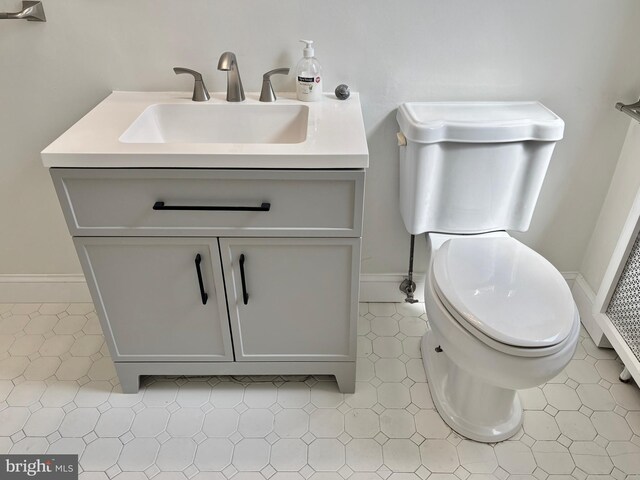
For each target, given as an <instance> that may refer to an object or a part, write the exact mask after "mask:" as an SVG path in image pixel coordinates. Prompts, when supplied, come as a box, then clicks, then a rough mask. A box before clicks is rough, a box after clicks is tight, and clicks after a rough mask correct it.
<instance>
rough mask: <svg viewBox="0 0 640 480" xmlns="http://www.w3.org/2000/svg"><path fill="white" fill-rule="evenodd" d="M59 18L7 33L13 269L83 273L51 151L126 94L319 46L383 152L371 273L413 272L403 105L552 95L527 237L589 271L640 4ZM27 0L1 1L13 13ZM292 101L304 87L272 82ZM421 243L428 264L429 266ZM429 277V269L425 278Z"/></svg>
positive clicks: (104, 7) (211, 2) (366, 261)
mask: <svg viewBox="0 0 640 480" xmlns="http://www.w3.org/2000/svg"><path fill="white" fill-rule="evenodd" d="M44 1H45V7H46V11H47V16H48V19H49V21H48V23H46V24H36V23H27V22H1V23H0V145H1V146H2V147H1V150H0V225H2V232H3V233H2V240H1V241H0V274H38V273H43V274H44V273H76V272H79V271H80V268H79V264H78V262H77V259H76V257H75V252H74V250H73V247H72V243H71V240H70V238H69V236H68V234H67V231H66V226H65V225H64V223H63V218H62V215H61V213H60V209H59V206H58V204H57V201H56V199H55V197H54V193H53V188H52V186H51V181H50V179H49V178H48V174H47V172H46V171H45V170H44V168H42V167H41V164H40V159H39V151H40V150H41V149H42V148H44V147H45V146H46V145H47V144H48V143H49V142H50V141H52V140H53V139H54V138H56V137H57V136H58V135H59V134H60V133H62V132H63V131H64V130H65V129H66V128H68V127H69V126H70V125H71V124H73V123H74V122H75V121H76V120H77V119H78V118H79V117H80V116H82V115H83V114H84V113H86V112H87V111H88V110H90V109H91V108H92V107H93V106H94V105H96V104H97V103H98V102H99V101H100V100H102V99H103V98H104V97H105V96H107V95H108V93H109V92H110V91H111V90H112V89H118V90H188V89H189V88H190V85H189V80H188V79H187V78H184V77H180V78H178V77H175V76H174V75H173V73H172V71H171V67H173V66H176V65H183V66H188V67H192V68H195V69H198V70H200V71H202V72H203V73H204V74H205V78H206V81H207V85H208V86H209V88H210V89H211V90H222V89H224V81H225V76H224V74H223V73H222V72H218V71H216V69H215V66H216V61H217V58H218V56H219V54H220V53H221V52H222V51H224V50H233V51H234V52H236V53H237V55H238V58H239V64H240V68H241V72H242V78H243V81H244V84H245V87H246V88H247V90H253V91H255V90H258V89H259V87H260V79H261V74H262V73H263V72H265V71H267V70H268V69H270V68H273V67H276V66H287V65H293V64H294V63H295V62H296V61H297V60H298V58H299V56H300V54H301V48H300V47H301V46H300V45H299V44H298V43H297V39H298V38H300V37H308V38H311V39H313V40H315V41H316V42H317V50H316V54H317V56H318V58H319V59H320V61H321V63H322V64H323V67H324V69H325V80H324V82H325V86H326V89H327V90H329V89H332V88H333V87H334V86H335V85H336V84H338V83H341V82H344V83H347V84H349V85H351V87H352V89H353V90H358V91H360V92H361V94H362V101H363V110H364V115H365V123H366V127H367V133H368V137H369V147H370V151H371V168H370V170H369V173H368V179H367V201H366V207H365V211H366V215H365V241H364V250H363V272H364V273H397V272H402V271H404V270H405V269H406V261H407V258H406V255H407V246H408V236H407V234H406V232H405V230H404V227H403V225H402V222H401V220H400V218H399V215H398V212H397V200H396V198H397V173H396V172H397V160H398V159H397V148H396V146H395V132H396V128H397V127H396V124H395V120H394V114H395V108H396V107H397V105H398V104H399V103H401V102H403V101H408V100H442V99H456V100H457V99H480V100H482V99H539V100H541V101H542V102H544V103H545V104H546V105H548V106H549V107H550V108H551V109H553V110H554V111H555V112H556V113H558V114H559V115H560V116H562V117H563V118H564V120H565V121H566V123H567V128H566V134H565V139H564V140H563V141H562V142H561V143H560V144H559V145H558V148H557V150H556V154H555V156H554V159H553V160H552V166H551V169H550V172H549V175H548V178H547V180H546V183H545V186H544V189H543V192H542V198H541V199H540V203H539V207H538V209H537V213H536V215H535V218H534V222H533V225H532V228H531V230H530V231H529V232H527V233H526V234H522V235H519V237H520V238H522V239H523V240H524V241H525V242H526V243H528V244H529V245H531V246H533V247H534V248H536V249H537V250H538V251H540V252H541V253H542V254H544V255H546V256H547V257H548V258H549V259H550V260H551V261H552V262H553V263H555V265H556V266H557V267H558V268H559V269H560V270H562V271H573V270H577V269H578V267H579V266H580V263H581V259H582V255H583V252H584V250H585V247H586V244H587V242H588V240H589V237H590V234H591V231H592V229H593V227H594V224H595V222H596V219H597V216H598V213H599V211H600V205H601V203H602V201H603V198H604V195H605V193H606V190H607V188H608V185H609V180H610V178H611V175H612V173H613V169H614V167H615V162H616V160H617V158H618V154H619V152H620V148H621V145H622V142H623V140H624V136H625V133H626V127H627V119H626V118H625V117H624V116H623V115H622V114H620V113H618V112H616V111H615V110H614V109H613V108H612V105H613V103H614V102H615V101H616V100H619V99H625V100H633V99H634V98H637V95H638V94H639V93H640V91H639V90H638V89H639V88H640V64H638V62H637V61H636V59H637V49H638V46H639V45H638V43H639V42H638V40H637V38H638V35H637V33H636V26H637V25H638V24H639V23H640V2H638V1H637V0H618V1H616V2H615V3H614V2H604V1H602V0H564V1H561V2H559V1H557V0H527V1H525V0H484V1H478V0H447V1H441V0H406V1H403V2H391V1H382V0H351V1H345V0H341V1H335V0H323V1H316V2H311V1H308V0H277V1H267V0H233V1H231V0H229V1H225V2H223V1H220V0H188V1H185V0H134V1H132V0H126V1H125V0H108V1H104V0H64V1H63V0H44ZM17 5H18V1H17V0H15V1H14V0H0V9H5V8H6V9H8V10H13V9H15V7H17ZM275 83H276V89H279V90H292V89H293V82H292V81H291V79H289V80H288V81H287V80H283V79H275ZM423 250H424V246H423V243H422V242H420V245H419V253H420V256H419V259H420V258H423V257H422V253H423ZM417 269H418V270H422V269H421V268H420V267H418V268H417Z"/></svg>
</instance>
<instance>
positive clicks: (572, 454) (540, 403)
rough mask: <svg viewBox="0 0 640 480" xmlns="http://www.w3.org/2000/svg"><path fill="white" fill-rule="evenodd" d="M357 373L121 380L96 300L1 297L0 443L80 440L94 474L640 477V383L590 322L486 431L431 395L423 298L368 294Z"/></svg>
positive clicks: (71, 446) (55, 447)
mask: <svg viewBox="0 0 640 480" xmlns="http://www.w3.org/2000/svg"><path fill="white" fill-rule="evenodd" d="M360 314H361V317H360V321H359V325H358V331H359V335H360V336H359V338H358V354H359V357H360V358H359V365H358V382H359V383H358V386H357V393H356V394H354V395H342V394H341V393H339V392H338V391H337V389H336V386H335V382H334V381H333V379H332V378H316V377H299V378H294V377H288V378H287V379H286V380H287V381H283V379H282V378H280V377H253V378H244V377H243V378H237V377H236V378H229V377H221V378H218V377H198V378H189V379H186V378H180V377H179V378H153V379H146V380H145V381H143V387H142V389H141V391H140V393H139V394H137V395H123V394H121V393H119V386H118V380H117V378H116V376H115V371H114V369H113V366H112V364H111V360H110V358H109V354H108V351H107V348H106V346H105V343H104V339H103V337H102V334H101V330H100V326H99V323H98V320H97V318H96V315H95V313H94V311H93V307H92V305H90V304H71V305H68V304H42V305H40V304H16V305H0V453H5V452H31V453H44V452H50V453H78V454H80V465H81V471H83V473H82V475H81V478H83V479H85V480H103V479H106V478H117V479H119V480H123V479H124V480H126V479H132V480H138V479H140V480H145V479H147V478H154V479H156V480H170V479H178V480H180V479H182V480H184V479H185V478H189V479H197V480H200V479H213V480H224V479H225V478H233V479H234V480H264V479H273V480H304V479H312V480H342V479H347V478H349V479H351V480H386V479H390V480H420V479H426V478H427V477H428V478H430V479H432V480H442V479H462V480H465V479H470V480H473V479H493V478H497V479H502V480H504V479H507V478H513V479H522V480H524V479H527V478H536V479H547V478H548V479H570V478H577V479H587V478H589V479H591V478H592V479H604V478H614V479H619V480H621V479H625V478H628V479H632V478H636V479H640V391H639V390H638V388H637V387H636V386H635V385H634V384H629V385H625V384H622V383H620V382H619V381H618V374H619V372H620V370H621V368H622V366H621V364H620V362H619V361H618V360H617V359H616V357H615V354H614V353H613V352H612V351H610V350H601V349H598V348H596V347H595V346H594V344H593V343H592V342H591V340H590V339H589V338H588V337H587V336H586V335H585V334H583V335H582V340H581V345H579V347H578V350H577V352H576V354H575V358H574V360H573V361H572V362H571V364H570V365H569V367H568V368H567V369H566V372H564V373H563V374H561V375H560V376H558V377H557V378H555V379H554V380H553V381H552V382H550V383H548V384H547V385H544V386H543V387H541V388H534V389H531V390H528V391H524V392H522V398H523V401H524V405H525V408H526V412H525V418H524V427H523V429H522V430H521V431H520V432H519V433H518V434H517V435H516V437H515V438H513V439H512V440H509V441H506V442H502V443H499V444H497V445H484V444H479V443H475V442H471V441H468V440H464V439H462V438H460V437H459V436H458V435H456V434H455V433H452V432H451V430H450V429H449V428H448V427H447V426H446V425H445V424H444V423H443V422H442V420H441V419H440V418H439V416H438V414H437V413H436V412H435V410H434V409H433V404H432V402H431V398H430V396H429V392H428V386H427V383H426V379H425V374H424V370H423V367H422V363H421V360H420V351H419V347H418V345H419V343H418V342H419V339H420V336H421V335H422V333H423V331H424V329H425V322H426V320H425V315H424V309H423V306H422V305H420V304H417V305H413V306H411V305H405V304H363V305H361V309H360Z"/></svg>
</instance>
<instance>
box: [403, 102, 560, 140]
mask: <svg viewBox="0 0 640 480" xmlns="http://www.w3.org/2000/svg"><path fill="white" fill-rule="evenodd" d="M396 119H397V121H398V124H399V125H400V130H401V131H402V133H403V134H404V136H405V137H406V138H407V139H408V140H410V141H413V142H416V143H436V142H462V143H494V142H521V141H525V140H538V141H547V142H555V141H558V140H560V139H562V136H563V133H564V121H563V120H562V119H561V118H560V117H558V116H557V115H556V114H555V113H553V112H552V111H551V110H549V109H548V108H547V107H545V106H544V105H542V104H541V103H540V102H533V101H532V102H407V103H403V104H402V105H400V107H399V108H398V114H397V116H396Z"/></svg>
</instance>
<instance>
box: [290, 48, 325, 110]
mask: <svg viewBox="0 0 640 480" xmlns="http://www.w3.org/2000/svg"><path fill="white" fill-rule="evenodd" d="M300 41H301V42H302V43H304V44H305V48H304V50H303V57H302V59H301V60H300V61H299V62H298V65H296V94H297V97H298V100H302V101H303V102H317V101H318V100H320V99H321V98H322V67H320V62H318V60H317V59H316V57H315V56H314V55H315V51H314V49H313V40H300Z"/></svg>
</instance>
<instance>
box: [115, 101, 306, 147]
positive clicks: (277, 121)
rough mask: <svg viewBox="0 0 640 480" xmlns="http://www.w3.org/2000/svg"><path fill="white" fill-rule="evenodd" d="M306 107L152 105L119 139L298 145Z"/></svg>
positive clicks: (301, 138) (302, 133) (304, 128)
mask: <svg viewBox="0 0 640 480" xmlns="http://www.w3.org/2000/svg"><path fill="white" fill-rule="evenodd" d="M308 118H309V107H307V106H306V105H260V104H156V105H150V106H149V107H147V108H146V109H145V110H144V111H143V112H142V114H141V115H140V116H139V117H138V118H137V119H136V120H135V121H134V122H133V123H132V124H131V126H129V128H128V129H127V130H126V131H125V132H124V133H123V134H122V136H121V137H120V142H122V143H181V144H185V143H192V144H203V143H234V144H285V143H289V144H291V143H302V142H304V141H305V140H306V138H307V123H308Z"/></svg>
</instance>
